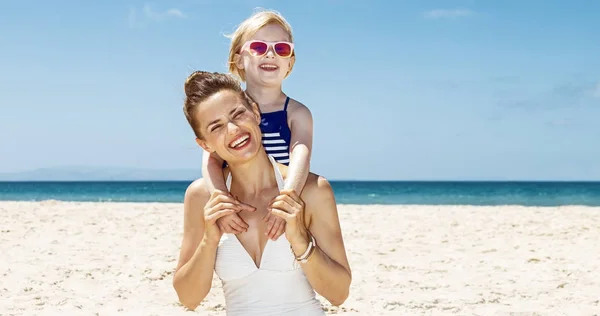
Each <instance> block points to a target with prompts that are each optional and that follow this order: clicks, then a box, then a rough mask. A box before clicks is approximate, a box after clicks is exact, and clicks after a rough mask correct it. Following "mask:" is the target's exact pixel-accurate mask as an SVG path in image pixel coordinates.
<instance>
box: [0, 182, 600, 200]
mask: <svg viewBox="0 0 600 316" xmlns="http://www.w3.org/2000/svg"><path fill="white" fill-rule="evenodd" d="M189 184H190V181H97V182H93V181H85V182H66V181H61V182H50V181H44V182H0V200H3V201H42V200H59V201H92V202H156V203H173V202H175V203H180V202H183V196H184V192H185V189H186V187H187V186H188V185H189ZM331 185H332V187H333V190H334V193H335V198H336V201H337V203H338V204H359V205H367V204H387V205H393V204H413V205H414V204H418V205H524V206H561V205H586V206H600V181H599V182H549V181H547V182H524V181H523V182H501V181H331Z"/></svg>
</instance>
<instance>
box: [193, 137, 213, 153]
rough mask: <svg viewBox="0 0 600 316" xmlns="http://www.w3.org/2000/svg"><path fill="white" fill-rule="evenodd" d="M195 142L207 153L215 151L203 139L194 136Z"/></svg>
mask: <svg viewBox="0 0 600 316" xmlns="http://www.w3.org/2000/svg"><path fill="white" fill-rule="evenodd" d="M196 144H198V146H200V147H202V149H204V150H206V151H208V152H209V153H213V152H215V151H214V150H213V149H212V148H211V147H210V146H208V144H207V143H206V141H204V140H203V139H200V138H198V137H196Z"/></svg>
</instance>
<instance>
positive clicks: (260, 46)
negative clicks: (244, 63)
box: [250, 42, 268, 55]
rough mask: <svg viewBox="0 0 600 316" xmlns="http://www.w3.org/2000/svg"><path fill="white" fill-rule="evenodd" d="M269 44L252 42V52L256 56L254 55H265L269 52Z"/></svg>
mask: <svg viewBox="0 0 600 316" xmlns="http://www.w3.org/2000/svg"><path fill="white" fill-rule="evenodd" d="M267 49H268V47H267V44H266V43H261V42H252V43H251V44H250V51H251V52H252V53H253V54H254V55H263V54H264V53H266V52H267Z"/></svg>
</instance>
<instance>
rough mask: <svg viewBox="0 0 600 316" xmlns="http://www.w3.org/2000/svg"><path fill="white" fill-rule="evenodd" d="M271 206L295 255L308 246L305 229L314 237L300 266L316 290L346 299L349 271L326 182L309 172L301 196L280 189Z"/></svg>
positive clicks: (334, 299) (335, 299)
mask: <svg viewBox="0 0 600 316" xmlns="http://www.w3.org/2000/svg"><path fill="white" fill-rule="evenodd" d="M272 205H273V206H272V208H271V212H272V213H273V214H274V215H275V216H278V217H281V218H283V219H285V221H286V226H285V233H286V237H287V238H288V241H289V242H290V244H291V246H292V251H293V252H294V254H295V255H296V257H300V256H301V255H302V254H304V253H305V251H306V250H307V249H308V247H309V242H310V241H311V239H310V238H309V232H310V234H312V235H313V236H314V238H315V239H316V244H317V247H316V248H315V250H314V252H313V253H312V254H311V255H310V257H309V259H308V261H307V262H305V263H301V265H302V268H303V269H304V273H305V274H306V277H307V278H308V281H309V282H310V284H311V286H312V287H313V288H314V289H315V291H317V293H319V294H320V295H322V296H323V297H325V298H326V299H327V300H328V301H329V302H331V304H333V305H336V306H339V305H341V304H342V303H343V302H344V301H345V300H346V298H348V294H349V291H350V283H351V281H352V273H351V271H350V265H349V264H348V258H347V257H346V249H345V247H344V241H343V238H342V230H341V227H340V220H339V217H338V213H337V206H336V202H335V197H334V195H333V190H332V188H331V185H330V184H329V182H328V181H327V180H326V179H325V178H322V177H318V176H316V175H314V174H311V175H309V177H308V180H307V182H306V186H305V187H304V191H303V193H302V199H301V198H300V197H298V195H297V194H296V192H295V191H293V190H283V191H282V192H281V194H280V195H279V196H277V197H276V198H275V202H273V204H272ZM307 230H308V231H307Z"/></svg>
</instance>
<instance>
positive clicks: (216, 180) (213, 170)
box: [202, 150, 229, 194]
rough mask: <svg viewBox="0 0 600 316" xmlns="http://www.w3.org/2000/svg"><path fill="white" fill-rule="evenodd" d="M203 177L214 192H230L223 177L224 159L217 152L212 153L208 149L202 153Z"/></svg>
mask: <svg viewBox="0 0 600 316" xmlns="http://www.w3.org/2000/svg"><path fill="white" fill-rule="evenodd" d="M202 177H203V178H204V183H205V185H206V187H207V189H208V192H210V194H212V193H213V192H215V189H216V190H221V191H225V192H228V191H229V190H227V186H226V185H225V178H224V177H223V159H222V158H221V157H219V155H217V153H210V152H208V151H206V150H204V151H203V153H202Z"/></svg>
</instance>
